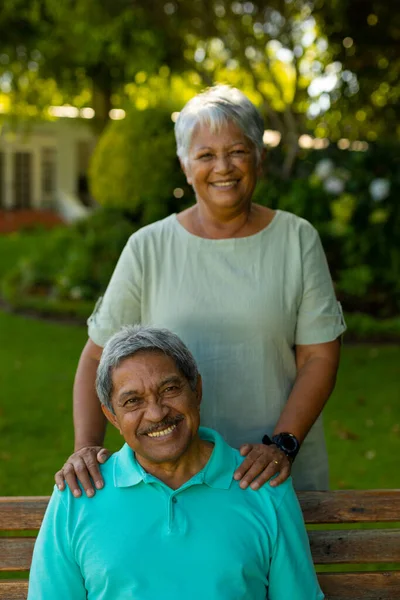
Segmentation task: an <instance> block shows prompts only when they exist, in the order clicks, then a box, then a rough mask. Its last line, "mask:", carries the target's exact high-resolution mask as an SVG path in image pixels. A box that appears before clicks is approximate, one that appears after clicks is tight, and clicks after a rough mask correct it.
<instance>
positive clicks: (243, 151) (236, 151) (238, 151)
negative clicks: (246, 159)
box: [231, 150, 246, 156]
mask: <svg viewBox="0 0 400 600" xmlns="http://www.w3.org/2000/svg"><path fill="white" fill-rule="evenodd" d="M231 154H233V155H234V156H238V155H239V156H241V155H242V154H246V151H245V150H232V152H231Z"/></svg>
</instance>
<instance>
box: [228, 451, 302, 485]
mask: <svg viewBox="0 0 400 600" xmlns="http://www.w3.org/2000/svg"><path fill="white" fill-rule="evenodd" d="M240 454H241V455H242V456H246V458H245V460H244V461H243V462H242V464H241V465H240V467H238V468H237V469H236V471H235V474H234V479H236V481H239V480H240V487H241V488H242V489H246V488H247V487H248V486H250V487H251V489H252V490H258V489H259V488H260V487H261V486H263V485H264V483H265V482H267V481H268V480H269V479H271V477H274V475H276V474H277V473H278V475H277V476H276V477H274V479H273V480H272V481H270V485H271V486H272V487H276V486H278V485H280V484H281V483H283V482H284V481H286V479H287V478H288V477H289V475H290V472H291V470H292V462H291V460H290V459H289V458H288V457H287V456H286V454H285V453H284V452H282V450H280V449H279V448H278V447H277V446H275V445H274V444H272V445H271V446H266V445H265V444H244V445H243V446H241V447H240Z"/></svg>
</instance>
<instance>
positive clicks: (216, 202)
mask: <svg viewBox="0 0 400 600" xmlns="http://www.w3.org/2000/svg"><path fill="white" fill-rule="evenodd" d="M183 169H184V172H185V175H186V178H187V181H188V183H189V184H190V185H191V186H192V187H193V189H194V192H195V194H196V198H197V201H198V202H200V203H201V202H203V203H204V204H206V205H207V206H208V207H209V208H210V209H211V210H214V211H215V209H219V210H221V209H236V210H237V209H240V207H243V208H247V207H248V205H249V204H250V202H251V197H252V195H253V191H254V188H255V185H256V182H257V176H258V174H259V167H257V162H256V153H255V149H254V146H253V144H252V143H251V142H250V140H248V139H247V138H246V136H245V135H244V133H243V131H242V130H241V129H240V128H239V127H238V126H237V125H236V124H235V123H233V122H232V121H229V122H228V123H226V125H223V126H222V128H221V129H220V130H219V131H218V132H217V133H211V131H210V130H209V128H208V127H206V126H197V127H196V128H195V130H194V133H193V136H192V141H191V145H190V149H189V159H188V161H187V164H186V166H184V167H183Z"/></svg>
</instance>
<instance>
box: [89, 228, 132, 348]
mask: <svg viewBox="0 0 400 600" xmlns="http://www.w3.org/2000/svg"><path fill="white" fill-rule="evenodd" d="M141 283H142V266H141V261H140V248H139V244H138V241H137V238H136V234H134V235H133V236H131V238H130V239H129V241H128V243H127V244H126V246H125V248H124V249H123V251H122V253H121V256H120V257H119V260H118V262H117V265H116V267H115V269H114V273H113V274H112V277H111V279H110V282H109V284H108V287H107V290H106V292H105V294H104V296H103V297H102V298H100V299H99V300H98V301H97V303H96V306H95V308H94V311H93V313H92V315H91V316H90V317H89V319H88V333H89V337H90V339H91V340H93V342H94V343H95V344H97V345H98V346H101V347H104V345H105V344H106V342H107V340H108V339H109V338H110V337H111V336H112V335H113V334H114V333H116V332H117V331H119V330H120V329H121V327H122V326H123V325H133V324H135V323H140V322H141V287H142V286H141Z"/></svg>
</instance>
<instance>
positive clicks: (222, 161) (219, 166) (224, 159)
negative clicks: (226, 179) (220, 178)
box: [214, 154, 232, 173]
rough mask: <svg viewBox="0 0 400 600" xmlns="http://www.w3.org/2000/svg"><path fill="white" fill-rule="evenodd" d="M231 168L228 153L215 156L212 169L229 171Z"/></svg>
mask: <svg viewBox="0 0 400 600" xmlns="http://www.w3.org/2000/svg"><path fill="white" fill-rule="evenodd" d="M231 170H232V163H231V159H230V157H229V155H228V154H221V155H220V156H217V159H216V162H215V165H214V171H215V172H216V173H229V172H230V171H231Z"/></svg>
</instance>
